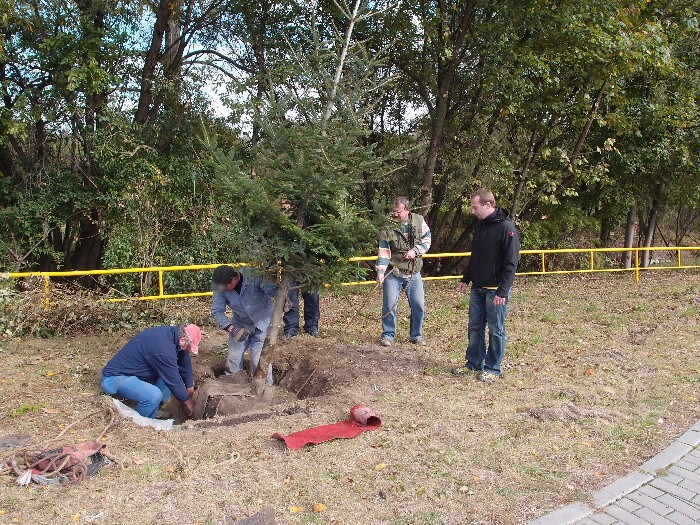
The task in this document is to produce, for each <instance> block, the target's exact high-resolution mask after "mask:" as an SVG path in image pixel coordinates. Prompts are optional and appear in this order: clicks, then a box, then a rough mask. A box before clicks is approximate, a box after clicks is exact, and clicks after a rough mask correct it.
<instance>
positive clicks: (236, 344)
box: [225, 328, 267, 375]
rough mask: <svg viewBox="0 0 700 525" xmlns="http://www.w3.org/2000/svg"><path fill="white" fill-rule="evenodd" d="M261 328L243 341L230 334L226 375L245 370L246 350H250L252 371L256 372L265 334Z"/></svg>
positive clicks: (256, 329)
mask: <svg viewBox="0 0 700 525" xmlns="http://www.w3.org/2000/svg"><path fill="white" fill-rule="evenodd" d="M266 333H267V330H266V331H265V332H263V331H262V330H260V329H259V328H255V332H253V333H252V334H251V335H249V336H248V337H247V338H246V339H244V340H243V341H236V339H235V338H234V336H233V335H231V334H229V336H228V354H227V355H226V369H225V373H226V375H233V374H235V373H236V372H238V371H239V370H243V355H244V354H245V351H246V350H250V373H251V374H252V373H253V372H255V369H256V368H257V367H258V363H259V362H260V354H261V353H262V349H263V344H264V343H265V335H266Z"/></svg>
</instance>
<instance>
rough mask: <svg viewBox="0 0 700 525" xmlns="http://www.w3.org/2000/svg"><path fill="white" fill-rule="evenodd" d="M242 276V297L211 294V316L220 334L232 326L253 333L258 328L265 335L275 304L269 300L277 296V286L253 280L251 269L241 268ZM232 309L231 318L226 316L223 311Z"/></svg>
mask: <svg viewBox="0 0 700 525" xmlns="http://www.w3.org/2000/svg"><path fill="white" fill-rule="evenodd" d="M238 271H239V272H241V278H242V282H241V293H240V294H238V293H237V292H236V291H235V290H234V291H231V292H227V291H223V292H214V295H213V297H212V302H211V315H212V317H213V318H214V320H215V321H216V324H218V325H219V327H220V328H221V329H222V330H226V329H227V328H228V327H229V326H231V325H234V326H235V327H236V328H245V329H246V330H248V331H249V332H250V333H254V332H255V329H256V328H258V329H259V330H260V331H262V332H266V331H267V328H268V326H269V325H270V321H271V320H272V310H273V309H274V308H275V303H274V302H272V298H273V297H274V296H275V294H276V293H277V285H276V284H273V283H270V282H267V281H263V280H262V279H260V278H259V277H254V276H253V275H252V273H251V269H250V268H248V267H243V268H240V269H239V270H238ZM227 306H228V307H229V308H230V309H231V318H230V319H229V318H228V316H227V315H226V307H227Z"/></svg>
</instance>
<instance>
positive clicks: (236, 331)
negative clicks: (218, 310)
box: [230, 326, 250, 343]
mask: <svg viewBox="0 0 700 525" xmlns="http://www.w3.org/2000/svg"><path fill="white" fill-rule="evenodd" d="M230 334H231V337H233V339H234V340H235V341H238V342H239V343H240V342H241V341H244V340H246V339H248V337H250V332H249V331H248V329H247V328H243V327H241V328H236V327H235V326H234V327H233V330H231V332H230Z"/></svg>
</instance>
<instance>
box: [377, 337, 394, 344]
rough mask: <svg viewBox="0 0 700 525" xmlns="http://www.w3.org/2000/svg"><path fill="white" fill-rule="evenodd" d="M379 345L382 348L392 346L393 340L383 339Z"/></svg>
mask: <svg viewBox="0 0 700 525" xmlns="http://www.w3.org/2000/svg"><path fill="white" fill-rule="evenodd" d="M379 344H380V345H382V346H391V339H386V338H384V337H382V338H381V339H380V340H379Z"/></svg>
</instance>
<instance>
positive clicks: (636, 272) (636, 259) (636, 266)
mask: <svg viewBox="0 0 700 525" xmlns="http://www.w3.org/2000/svg"><path fill="white" fill-rule="evenodd" d="M634 280H635V282H639V248H637V249H636V250H634Z"/></svg>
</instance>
